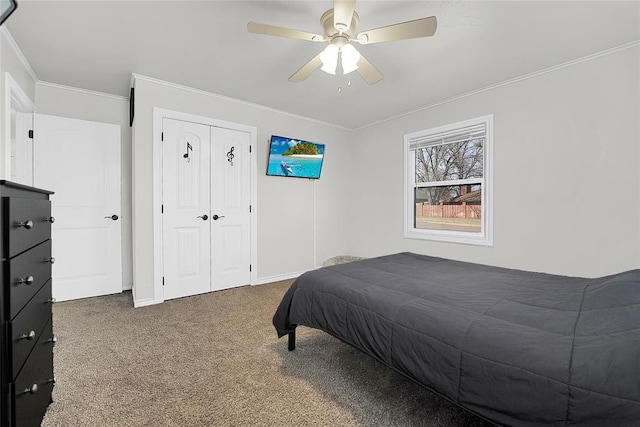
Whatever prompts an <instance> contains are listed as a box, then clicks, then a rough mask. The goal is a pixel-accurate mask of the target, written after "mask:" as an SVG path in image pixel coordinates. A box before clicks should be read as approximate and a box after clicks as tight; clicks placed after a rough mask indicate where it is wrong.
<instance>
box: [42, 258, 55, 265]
mask: <svg viewBox="0 0 640 427" xmlns="http://www.w3.org/2000/svg"><path fill="white" fill-rule="evenodd" d="M44 262H48V263H51V264H55V262H56V259H55V258H54V257H51V258H48V259H46V260H45V261H44Z"/></svg>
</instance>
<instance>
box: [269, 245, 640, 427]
mask: <svg viewBox="0 0 640 427" xmlns="http://www.w3.org/2000/svg"><path fill="white" fill-rule="evenodd" d="M273 324H274V326H275V328H276V331H277V333H278V336H279V337H283V336H285V335H288V336H289V350H293V349H294V348H295V328H296V326H298V325H304V326H308V327H311V328H317V329H321V330H323V331H325V332H327V333H329V334H331V335H333V336H335V337H337V338H339V339H340V340H342V341H344V342H346V343H348V344H350V345H352V346H354V347H356V348H358V349H359V350H361V351H363V352H364V353H366V354H368V355H369V356H371V357H373V358H375V359H376V360H378V361H380V362H382V363H384V364H385V365H387V366H389V367H391V368H393V369H395V370H396V371H398V372H400V373H402V374H404V375H406V376H407V377H409V378H411V379H412V380H414V381H416V382H417V383H419V384H421V385H423V386H425V387H427V388H429V389H430V390H432V391H434V392H436V393H438V394H440V395H442V396H444V397H445V398H447V399H449V400H450V401H452V402H454V403H456V404H457V405H459V406H461V407H463V408H465V409H467V410H469V411H471V412H473V413H475V414H477V415H478V416H480V417H482V418H484V419H486V420H488V421H491V422H492V423H495V424H504V425H514V426H521V425H522V426H527V425H531V426H532V425H609V426H613V425H615V426H624V425H634V426H638V425H640V270H632V271H627V272H624V273H620V274H616V275H612V276H607V277H601V278H596V279H586V278H578V277H565V276H558V275H550V274H542V273H533V272H526V271H519V270H510V269H504V268H498V267H490V266H485V265H479V264H471V263H465V262H459V261H452V260H446V259H442V258H435V257H430V256H424V255H417V254H413V253H399V254H394V255H388V256H382V257H378V258H370V259H365V260H362V261H357V262H352V263H348V264H341V265H335V266H331V267H326V268H321V269H318V270H314V271H310V272H307V273H305V274H303V275H301V276H300V277H299V278H298V279H296V281H295V282H294V283H293V284H292V285H291V287H290V288H289V289H288V291H287V292H286V294H285V295H284V297H283V299H282V302H281V303H280V305H279V306H278V308H277V310H276V313H275V315H274V317H273Z"/></svg>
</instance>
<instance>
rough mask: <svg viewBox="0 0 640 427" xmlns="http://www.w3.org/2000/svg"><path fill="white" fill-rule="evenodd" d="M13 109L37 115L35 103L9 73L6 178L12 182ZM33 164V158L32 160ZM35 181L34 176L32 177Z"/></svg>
mask: <svg viewBox="0 0 640 427" xmlns="http://www.w3.org/2000/svg"><path fill="white" fill-rule="evenodd" d="M11 107H14V108H15V110H16V111H20V112H22V113H35V111H36V108H35V105H34V104H33V101H31V99H29V96H28V95H27V94H26V93H25V92H24V90H22V88H21V87H20V85H19V84H18V82H16V80H15V79H14V78H13V77H12V76H11V74H10V73H9V72H8V71H5V73H4V117H3V121H4V165H3V169H4V173H3V175H4V177H3V179H7V180H11V173H12V172H13V171H12V170H11ZM31 163H33V158H32V159H31ZM31 179H32V180H33V175H32V176H31Z"/></svg>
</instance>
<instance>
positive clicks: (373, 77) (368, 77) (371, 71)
mask: <svg viewBox="0 0 640 427" xmlns="http://www.w3.org/2000/svg"><path fill="white" fill-rule="evenodd" d="M356 71H357V72H358V74H360V76H361V77H362V78H363V79H364V81H365V82H367V83H368V84H370V85H372V84H374V83H377V82H379V81H380V80H382V77H383V76H382V73H381V72H380V71H378V69H377V68H376V67H374V66H373V64H372V63H371V62H369V61H368V60H367V58H365V57H364V56H362V55H360V60H359V61H358V69H357V70H356Z"/></svg>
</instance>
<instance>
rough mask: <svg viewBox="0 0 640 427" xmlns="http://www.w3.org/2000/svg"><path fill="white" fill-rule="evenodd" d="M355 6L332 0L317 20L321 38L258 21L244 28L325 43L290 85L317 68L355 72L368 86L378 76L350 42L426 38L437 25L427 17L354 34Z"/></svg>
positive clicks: (346, 0) (350, 1)
mask: <svg viewBox="0 0 640 427" xmlns="http://www.w3.org/2000/svg"><path fill="white" fill-rule="evenodd" d="M355 7H356V0H334V1H333V9H329V10H327V11H326V12H325V13H324V14H323V15H322V17H321V18H320V24H321V25H322V28H324V36H322V35H320V34H313V33H308V32H306V31H299V30H292V29H289V28H285V27H278V26H275V25H269V24H260V23H258V22H249V23H248V24H247V29H248V30H249V32H250V33H255V34H266V35H270V36H278V37H285V38H289V39H298V40H306V41H311V42H316V43H329V45H328V46H327V47H326V48H325V49H324V50H323V51H322V52H320V53H319V54H317V55H316V56H314V57H313V59H311V61H309V62H307V63H306V64H305V65H303V66H302V67H301V68H300V69H299V70H298V71H296V72H295V73H293V74H292V75H291V77H289V81H290V82H295V83H298V82H302V81H304V80H305V79H306V78H307V77H309V76H310V75H311V73H312V72H313V71H315V69H316V68H318V67H321V69H322V71H325V72H327V73H329V74H336V71H338V70H339V69H341V70H342V73H343V74H348V73H350V72H352V71H357V72H358V74H360V76H362V78H363V79H364V80H365V81H366V82H367V83H368V84H374V83H376V82H378V81H380V79H382V73H381V72H380V71H378V69H377V68H376V67H375V66H374V65H373V64H371V62H369V61H368V60H367V59H366V58H365V57H364V56H362V55H361V54H360V52H358V51H357V50H356V48H355V47H354V46H353V44H352V43H360V44H374V43H384V42H392V41H397V40H405V39H413V38H418V37H429V36H432V35H433V34H435V32H436V27H437V25H438V24H437V21H436V17H435V16H430V17H428V18H421V19H416V20H415V21H407V22H401V23H399V24H393V25H388V26H386V27H380V28H374V29H372V30H367V31H363V32H361V33H356V30H357V28H358V22H359V21H360V17H359V16H358V14H357V13H356V11H355Z"/></svg>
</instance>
